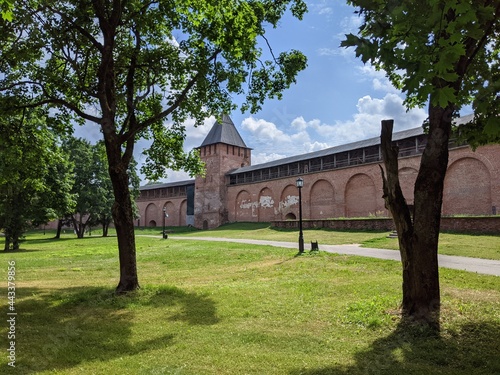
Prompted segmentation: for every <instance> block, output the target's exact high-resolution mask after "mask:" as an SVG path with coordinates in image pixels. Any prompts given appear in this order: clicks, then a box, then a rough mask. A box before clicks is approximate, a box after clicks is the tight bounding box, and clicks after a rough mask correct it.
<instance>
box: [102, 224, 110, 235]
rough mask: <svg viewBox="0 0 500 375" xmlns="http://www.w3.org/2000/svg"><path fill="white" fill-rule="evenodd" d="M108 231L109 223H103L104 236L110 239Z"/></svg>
mask: <svg viewBox="0 0 500 375" xmlns="http://www.w3.org/2000/svg"><path fill="white" fill-rule="evenodd" d="M108 229H109V223H106V222H104V221H103V223H102V236H103V237H108Z"/></svg>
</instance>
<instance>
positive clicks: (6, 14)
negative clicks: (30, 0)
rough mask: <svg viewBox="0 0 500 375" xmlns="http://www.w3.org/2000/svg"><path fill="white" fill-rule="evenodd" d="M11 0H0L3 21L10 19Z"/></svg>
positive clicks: (12, 3) (12, 2)
mask: <svg viewBox="0 0 500 375" xmlns="http://www.w3.org/2000/svg"><path fill="white" fill-rule="evenodd" d="M13 5H14V1H13V0H0V13H1V15H2V18H3V20H4V21H12V7H13Z"/></svg>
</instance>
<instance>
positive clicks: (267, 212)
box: [258, 187, 275, 222]
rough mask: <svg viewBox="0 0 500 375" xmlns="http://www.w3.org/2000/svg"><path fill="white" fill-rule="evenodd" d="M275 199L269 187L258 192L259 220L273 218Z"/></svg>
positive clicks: (263, 220)
mask: <svg viewBox="0 0 500 375" xmlns="http://www.w3.org/2000/svg"><path fill="white" fill-rule="evenodd" d="M274 209H275V199H274V197H273V192H272V191H271V189H269V188H267V187H265V188H264V189H262V190H261V191H260V192H259V203H258V215H259V219H258V220H259V222H266V221H271V220H274V218H275V214H274Z"/></svg>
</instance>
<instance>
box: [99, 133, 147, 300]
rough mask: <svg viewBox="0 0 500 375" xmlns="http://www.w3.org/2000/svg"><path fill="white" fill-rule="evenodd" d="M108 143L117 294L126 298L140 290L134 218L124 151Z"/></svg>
mask: <svg viewBox="0 0 500 375" xmlns="http://www.w3.org/2000/svg"><path fill="white" fill-rule="evenodd" d="M105 141H106V142H105V144H106V152H107V155H108V164H109V175H110V178H111V184H112V185H113V193H114V197H115V202H114V204H113V209H112V214H113V221H114V224H115V229H116V236H117V238H118V253H119V261H120V282H119V283H118V286H117V287H116V293H117V294H123V293H127V292H130V291H133V290H136V289H138V288H139V280H138V277H137V261H136V250H135V232H134V221H133V220H134V218H133V209H132V200H131V196H130V190H129V178H128V174H127V169H128V163H127V162H124V160H123V159H122V152H121V147H120V145H118V144H117V142H115V141H114V140H113V139H111V141H109V140H108V139H106V136H105ZM129 151H131V150H129Z"/></svg>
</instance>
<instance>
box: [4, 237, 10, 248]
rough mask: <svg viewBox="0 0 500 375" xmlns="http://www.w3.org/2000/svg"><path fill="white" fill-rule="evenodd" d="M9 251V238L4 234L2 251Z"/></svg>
mask: <svg viewBox="0 0 500 375" xmlns="http://www.w3.org/2000/svg"><path fill="white" fill-rule="evenodd" d="M9 250H10V236H9V235H8V234H7V233H5V245H4V248H3V251H9Z"/></svg>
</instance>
